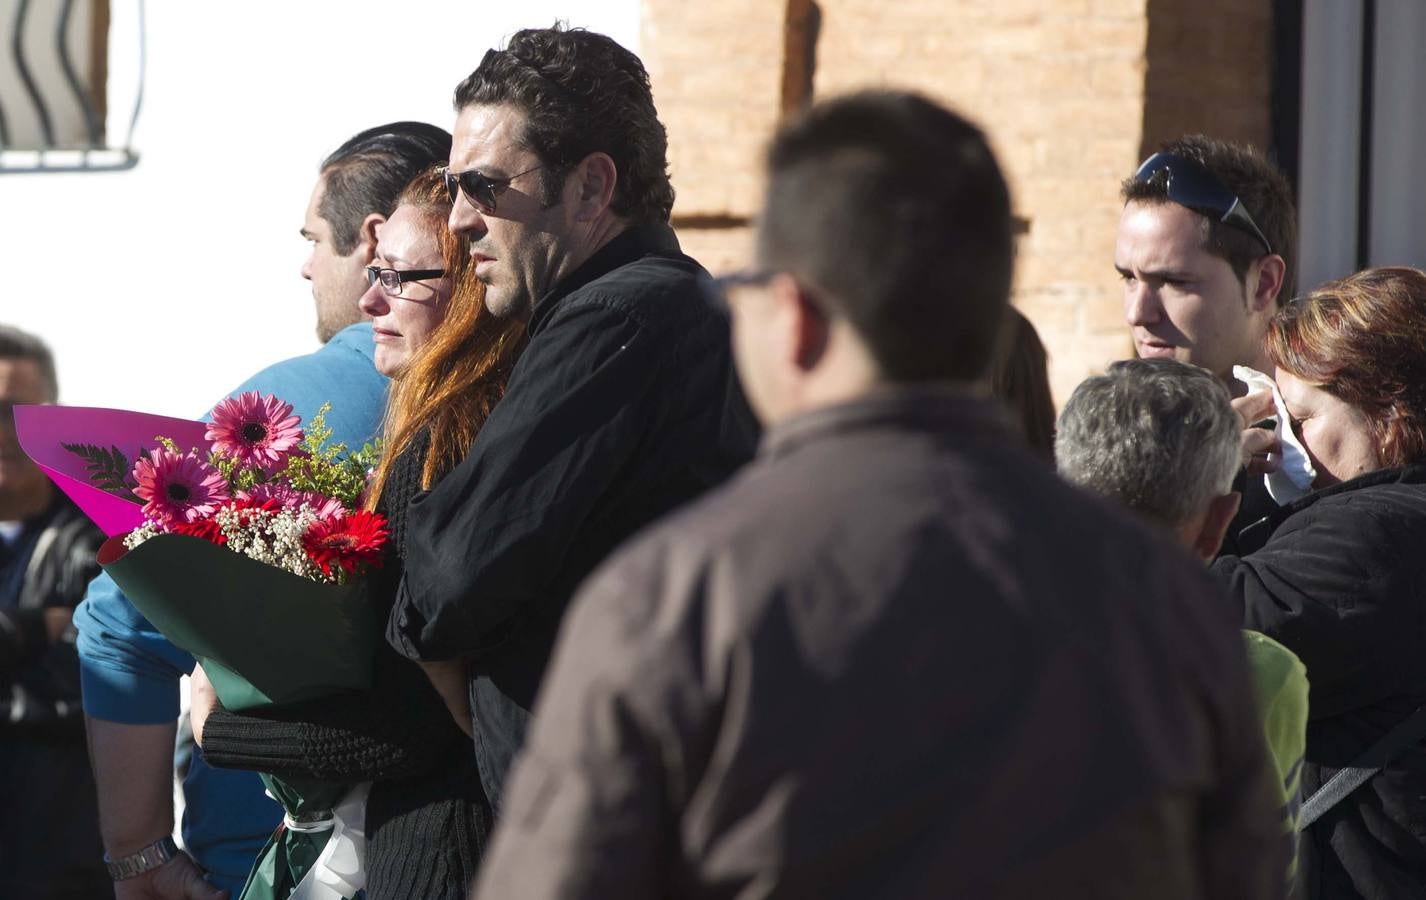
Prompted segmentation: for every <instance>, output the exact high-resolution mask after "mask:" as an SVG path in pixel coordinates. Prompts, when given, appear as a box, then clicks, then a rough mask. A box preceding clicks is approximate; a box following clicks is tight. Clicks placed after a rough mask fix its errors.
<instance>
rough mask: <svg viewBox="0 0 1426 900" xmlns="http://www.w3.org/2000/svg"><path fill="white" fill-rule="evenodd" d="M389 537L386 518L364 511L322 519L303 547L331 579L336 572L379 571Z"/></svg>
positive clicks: (310, 531) (312, 529)
mask: <svg viewBox="0 0 1426 900" xmlns="http://www.w3.org/2000/svg"><path fill="white" fill-rule="evenodd" d="M386 537H387V532H386V517H385V516H383V515H381V514H380V513H374V512H368V511H367V510H364V509H362V510H357V511H356V512H354V513H348V514H346V515H337V516H333V517H332V518H330V519H318V520H317V521H316V522H314V523H312V525H311V527H309V528H308V529H307V533H306V534H304V535H303V536H302V546H303V548H304V549H305V550H306V551H307V556H308V558H310V559H311V560H312V562H314V563H316V564H317V568H319V569H321V570H322V574H324V575H326V576H327V577H329V578H330V577H332V570H333V569H334V568H340V569H342V570H344V571H346V572H347V574H353V573H355V572H357V571H358V570H359V569H365V568H367V567H379V566H380V565H381V562H382V560H381V552H382V549H383V548H384V547H385V546H386Z"/></svg>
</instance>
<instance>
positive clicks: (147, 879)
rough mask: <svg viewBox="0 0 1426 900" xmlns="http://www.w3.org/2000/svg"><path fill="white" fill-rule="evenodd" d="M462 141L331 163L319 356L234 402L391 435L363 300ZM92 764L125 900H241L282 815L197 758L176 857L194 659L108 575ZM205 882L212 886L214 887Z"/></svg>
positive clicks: (93, 643) (316, 205) (419, 136)
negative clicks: (181, 729)
mask: <svg viewBox="0 0 1426 900" xmlns="http://www.w3.org/2000/svg"><path fill="white" fill-rule="evenodd" d="M449 152H450V135H449V134H447V133H446V132H445V131H443V130H442V129H440V128H436V127H435V126H432V125H426V124H424V123H415V122H400V123H394V124H391V125H384V126H380V127H378V128H373V129H370V130H368V131H364V132H362V133H361V134H358V135H356V136H355V137H353V138H351V139H350V140H349V141H347V142H346V143H345V144H343V145H342V146H341V147H340V148H338V149H337V151H336V152H334V153H333V154H332V155H331V156H329V157H328V158H327V159H326V160H325V161H324V162H323V164H322V166H321V170H320V176H319V178H318V180H317V185H316V187H315V188H314V189H313V192H312V197H311V201H310V202H309V204H308V208H307V214H306V219H305V222H304V224H303V227H302V236H303V237H304V238H306V239H307V240H308V241H310V242H311V243H312V253H311V256H310V257H309V258H308V260H307V262H306V263H304V264H303V266H302V275H303V277H304V278H306V279H308V280H309V281H311V282H312V295H313V299H314V300H315V302H316V307H317V335H318V338H319V339H320V340H322V341H323V344H324V346H323V347H322V348H321V349H320V350H318V351H317V352H315V353H312V354H310V355H307V356H301V357H297V358H294V359H289V360H286V361H284V362H280V363H277V364H276V365H273V366H269V367H268V368H266V369H264V370H262V371H261V372H259V373H257V374H256V375H254V376H253V377H252V378H249V379H248V380H247V381H246V382H244V383H243V384H242V385H240V386H239V387H238V388H237V389H236V390H234V391H233V393H234V394H236V393H241V392H243V391H250V390H257V391H260V392H262V393H268V394H275V395H277V396H279V397H281V398H282V399H283V400H285V401H287V402H289V403H291V404H292V405H293V408H294V411H295V412H296V413H297V414H298V415H300V416H301V417H302V419H303V421H304V422H305V421H309V420H310V419H311V417H312V416H313V415H314V414H315V413H316V412H317V410H318V409H319V408H320V407H321V405H322V404H323V403H331V405H332V408H331V411H330V412H329V413H328V415H327V424H328V425H329V426H330V427H331V428H332V431H333V435H332V439H333V440H337V441H343V442H345V443H347V444H348V445H349V446H360V445H361V444H362V443H363V442H365V441H367V440H368V439H370V438H371V437H373V436H375V435H376V434H377V433H378V430H379V428H380V422H381V415H382V410H383V406H384V403H385V397H386V379H385V378H383V377H382V376H381V375H380V374H379V373H377V371H376V369H375V367H374V365H373V353H374V348H373V343H372V332H371V324H370V323H369V322H363V321H361V320H362V318H363V317H362V314H361V312H360V310H359V309H358V307H357V301H358V299H359V298H360V297H361V295H362V294H363V293H364V292H365V291H366V289H367V287H368V281H367V273H366V271H365V269H366V267H367V266H368V265H370V264H371V262H372V259H373V254H374V250H375V247H376V226H377V225H378V224H380V223H382V222H384V221H385V219H386V217H387V216H388V215H390V214H391V212H392V210H393V209H394V207H395V205H396V199H397V197H398V196H399V195H400V193H401V190H402V189H403V188H404V187H405V186H406V184H407V183H408V182H409V181H410V180H411V179H412V178H413V177H414V176H415V175H416V174H417V173H419V172H420V171H421V170H423V169H425V168H427V167H429V166H431V165H433V164H436V163H438V162H442V161H444V160H445V159H446V157H447V156H448V155H449ZM74 619H75V625H76V627H77V628H78V629H79V655H80V675H81V679H82V683H83V693H84V711H85V715H86V720H87V723H88V727H89V744H90V756H91V759H92V761H93V765H94V773H95V780H96V783H97V785H98V790H99V813H100V825H101V830H102V832H103V836H104V844H105V849H106V851H107V859H108V861H109V862H110V875H111V876H112V877H114V879H115V882H114V892H115V896H116V898H118V900H133V898H163V900H177V898H218V897H221V896H223V895H224V892H225V891H227V892H231V894H232V895H234V896H236V894H237V892H238V890H239V889H240V888H241V886H242V884H243V881H244V880H245V879H246V877H247V873H248V870H249V868H250V867H251V865H252V862H253V859H254V858H255V857H256V855H257V852H258V851H259V850H260V849H261V848H262V845H263V842H264V841H265V840H266V839H267V837H268V835H269V834H270V833H271V832H272V830H273V828H274V827H275V826H276V825H277V824H278V822H279V821H280V820H281V810H280V809H279V807H278V806H277V805H276V804H275V803H273V802H272V801H271V800H269V799H268V798H267V797H266V796H264V793H263V786H262V782H261V781H260V780H259V779H258V777H257V775H256V774H254V773H251V772H240V771H232V770H217V769H213V768H210V767H209V766H207V765H206V764H205V763H204V761H203V758H202V754H201V752H195V754H194V757H193V761H192V763H191V764H190V766H189V767H188V772H187V775H186V777H185V779H184V794H185V797H186V807H185V812H184V817H183V836H184V843H185V845H186V848H187V851H188V854H191V858H190V856H189V855H188V854H184V853H179V852H176V851H175V848H174V846H173V844H172V841H171V838H170V835H171V833H172V831H173V795H172V784H173V781H172V779H173V746H174V737H175V732H176V721H177V718H178V713H179V698H178V684H179V679H180V678H181V677H182V676H183V675H185V674H187V673H188V672H190V671H191V670H192V669H193V658H192V657H191V656H189V655H188V654H187V653H185V652H183V651H182V650H179V649H178V648H176V647H174V646H173V645H172V644H170V643H169V642H168V641H167V639H165V638H164V637H163V635H161V634H159V633H158V631H157V630H156V629H154V627H153V626H152V625H151V624H149V622H148V621H147V620H146V619H144V617H143V616H142V615H141V614H140V613H139V612H138V611H137V610H135V609H134V607H133V606H132V605H131V604H130V603H129V601H128V600H127V599H126V598H125V597H124V595H123V594H122V593H121V592H120V591H119V589H118V587H117V586H116V585H115V584H114V583H113V581H112V580H111V579H109V577H108V576H107V575H101V576H99V577H98V578H96V579H95V580H94V582H93V584H91V585H90V588H89V593H88V596H87V598H86V599H85V601H84V603H83V604H81V605H80V607H79V608H78V610H76V612H75V617H74ZM205 877H206V881H205V880H204V879H205Z"/></svg>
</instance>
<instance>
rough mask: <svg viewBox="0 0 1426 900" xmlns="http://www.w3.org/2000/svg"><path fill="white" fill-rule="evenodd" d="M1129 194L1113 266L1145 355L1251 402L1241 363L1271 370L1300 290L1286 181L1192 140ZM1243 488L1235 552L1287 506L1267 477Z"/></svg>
mask: <svg viewBox="0 0 1426 900" xmlns="http://www.w3.org/2000/svg"><path fill="white" fill-rule="evenodd" d="M1120 195H1121V197H1122V198H1123V199H1124V201H1125V202H1124V213H1123V215H1122V216H1121V217H1120V220H1119V233H1118V239H1117V240H1116V242H1115V246H1114V268H1115V269H1116V270H1117V271H1118V272H1119V275H1120V277H1121V278H1122V279H1123V282H1124V319H1125V321H1126V323H1127V324H1128V325H1129V328H1130V332H1131V334H1132V336H1133V339H1134V349H1135V351H1136V352H1137V354H1138V355H1139V356H1140V357H1143V358H1148V359H1153V358H1168V359H1177V360H1178V361H1180V362H1186V363H1192V364H1194V365H1197V366H1201V367H1202V368H1205V369H1207V370H1208V371H1210V372H1212V373H1213V374H1214V375H1216V376H1218V378H1220V379H1221V380H1222V381H1223V382H1224V383H1225V384H1226V385H1227V386H1228V389H1229V391H1230V392H1231V393H1232V394H1233V396H1235V397H1236V396H1241V395H1242V394H1243V393H1244V392H1245V390H1246V388H1245V387H1244V385H1242V384H1241V383H1239V382H1238V381H1236V380H1235V379H1234V378H1233V366H1235V365H1243V366H1249V367H1251V368H1254V369H1257V370H1258V371H1260V372H1268V373H1269V374H1271V372H1272V367H1271V365H1270V364H1269V363H1268V361H1267V358H1266V355H1265V353H1266V352H1265V350H1264V348H1263V335H1264V333H1265V332H1266V331H1267V325H1268V320H1269V319H1271V318H1272V315H1273V313H1275V312H1276V311H1277V308H1278V306H1279V305H1281V304H1282V303H1285V302H1287V301H1288V300H1289V299H1291V297H1292V295H1293V290H1294V286H1295V283H1296V275H1295V271H1296V262H1297V257H1296V252H1297V211H1296V208H1295V206H1294V204H1293V199H1292V188H1291V186H1290V185H1289V184H1288V182H1287V179H1286V178H1285V177H1284V176H1283V174H1282V173H1281V172H1280V171H1279V170H1278V169H1277V167H1276V166H1274V165H1273V164H1272V163H1271V162H1269V161H1268V160H1267V159H1266V158H1264V157H1263V156H1262V155H1261V154H1260V153H1258V152H1257V151H1256V150H1254V149H1252V148H1249V147H1244V146H1240V145H1237V144H1231V143H1228V142H1226V141H1220V140H1215V139H1213V138H1210V137H1206V136H1204V135H1201V134H1199V135H1188V136H1186V137H1183V138H1180V139H1178V140H1176V141H1170V142H1169V143H1167V144H1164V145H1163V146H1162V147H1161V148H1160V150H1159V152H1158V153H1155V154H1153V155H1152V156H1150V157H1149V158H1148V159H1147V160H1145V161H1144V162H1143V164H1142V165H1140V167H1139V169H1138V171H1136V172H1135V174H1134V175H1133V176H1131V177H1129V178H1128V179H1126V180H1125V181H1124V183H1123V185H1122V187H1121V190H1120ZM1235 490H1239V491H1242V493H1243V504H1242V506H1241V508H1240V509H1239V511H1238V515H1237V518H1236V519H1234V522H1233V524H1232V525H1231V526H1230V527H1229V530H1228V535H1227V537H1226V538H1225V539H1224V544H1223V552H1224V553H1237V552H1240V551H1241V550H1242V549H1243V547H1242V546H1241V545H1240V543H1239V540H1240V533H1241V532H1242V530H1243V529H1244V528H1246V527H1248V526H1249V525H1251V524H1253V523H1254V522H1257V521H1259V520H1260V519H1262V518H1263V517H1264V516H1266V515H1267V514H1268V513H1269V512H1271V511H1272V510H1273V509H1276V504H1275V503H1273V501H1272V499H1271V498H1270V497H1269V496H1268V494H1267V491H1266V489H1265V488H1264V487H1263V483H1262V479H1261V478H1247V479H1243V478H1240V479H1239V481H1238V483H1237V484H1236V485H1235Z"/></svg>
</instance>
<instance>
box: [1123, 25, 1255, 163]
mask: <svg viewBox="0 0 1426 900" xmlns="http://www.w3.org/2000/svg"><path fill="white" fill-rule="evenodd" d="M1276 5H1277V4H1276V3H1275V2H1274V0H1148V3H1147V4H1146V9H1147V15H1148V39H1147V41H1146V46H1145V53H1144V61H1145V70H1144V119H1143V131H1142V133H1141V135H1142V136H1141V140H1140V147H1139V150H1140V152H1139V158H1140V159H1143V158H1145V157H1147V156H1149V155H1150V154H1151V153H1153V152H1154V151H1155V150H1157V149H1158V147H1159V145H1160V144H1162V143H1163V142H1164V141H1168V140H1172V139H1174V138H1176V137H1179V136H1180V135H1184V134H1193V133H1197V132H1202V133H1204V134H1208V135H1211V136H1213V137H1216V138H1222V139H1225V140H1230V141H1236V142H1239V143H1247V144H1252V145H1253V146H1255V147H1258V148H1261V149H1264V150H1266V149H1268V148H1270V147H1271V144H1272V138H1273V114H1272V89H1273V79H1274V70H1275V66H1274V62H1273V59H1274V57H1273V45H1274V40H1273V33H1274V22H1275V18H1276V17H1275V6H1276ZM1126 174H1127V173H1126Z"/></svg>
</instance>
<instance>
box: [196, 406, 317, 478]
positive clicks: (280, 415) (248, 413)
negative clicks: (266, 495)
mask: <svg viewBox="0 0 1426 900" xmlns="http://www.w3.org/2000/svg"><path fill="white" fill-rule="evenodd" d="M301 421H302V420H301V419H300V418H299V417H297V416H294V415H293V414H292V404H291V403H283V402H282V401H281V400H279V399H277V398H276V397H274V396H272V395H271V394H267V395H262V394H259V393H258V392H257V391H248V392H247V393H246V394H239V395H238V396H236V397H229V398H228V399H226V400H224V401H223V402H222V403H219V404H218V405H217V406H215V407H213V421H212V422H211V423H210V424H209V425H208V430H207V432H206V433H205V434H204V437H206V438H207V439H208V440H210V441H212V442H213V449H214V450H216V451H217V452H218V453H219V454H221V455H223V456H226V457H229V458H231V459H233V460H235V461H236V462H237V463H238V464H239V465H242V466H254V467H256V468H259V469H262V470H263V471H264V472H276V471H277V470H278V469H281V468H282V466H283V465H284V464H285V463H286V462H287V455H288V454H289V453H291V452H292V451H294V450H296V449H297V446H298V445H299V444H301V443H302V429H301V428H298V427H297V426H298V424H300V423H301Z"/></svg>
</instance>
